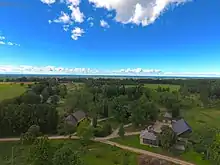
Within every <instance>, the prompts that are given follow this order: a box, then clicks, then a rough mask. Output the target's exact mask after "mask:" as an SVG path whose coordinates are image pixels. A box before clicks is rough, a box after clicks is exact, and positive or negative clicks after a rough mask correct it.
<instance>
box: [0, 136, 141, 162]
mask: <svg viewBox="0 0 220 165" xmlns="http://www.w3.org/2000/svg"><path fill="white" fill-rule="evenodd" d="M62 144H64V145H71V146H73V147H74V148H76V149H78V148H80V143H79V141H78V140H71V141H68V140H66V141H63V140H53V141H51V145H52V146H54V147H57V146H59V145H62ZM12 147H13V148H14V149H13V151H14V162H16V165H24V164H25V157H27V156H28V153H29V152H28V149H29V148H28V146H26V147H24V146H20V145H19V144H18V143H15V142H7V143H0V164H1V165H7V164H9V163H10V159H11V157H12ZM88 150H89V151H88ZM88 150H87V151H86V153H85V154H83V160H84V163H85V165H115V163H118V164H120V163H121V155H120V153H122V150H121V149H119V148H116V147H112V146H108V145H105V144H101V143H94V142H93V143H91V144H90V145H89V146H88ZM129 156H130V164H129V165H137V155H136V154H133V153H129ZM10 164H11V163H10Z"/></svg>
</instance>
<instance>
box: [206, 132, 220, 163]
mask: <svg viewBox="0 0 220 165" xmlns="http://www.w3.org/2000/svg"><path fill="white" fill-rule="evenodd" d="M219 146H220V134H219V133H217V134H216V135H215V138H214V140H213V142H212V144H211V146H210V147H209V158H210V159H211V160H212V161H213V163H215V164H216V165H219V164H220V154H219V153H220V147H219Z"/></svg>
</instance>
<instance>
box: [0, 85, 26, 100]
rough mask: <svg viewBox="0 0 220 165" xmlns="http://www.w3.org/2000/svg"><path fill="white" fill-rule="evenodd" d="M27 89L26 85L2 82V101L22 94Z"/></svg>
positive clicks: (0, 87)
mask: <svg viewBox="0 0 220 165" xmlns="http://www.w3.org/2000/svg"><path fill="white" fill-rule="evenodd" d="M25 91H26V88H25V85H24V86H21V85H20V84H0V101H2V100H4V99H10V98H13V97H16V96H19V95H21V94H22V93H24V92H25Z"/></svg>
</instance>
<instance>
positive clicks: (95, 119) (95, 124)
mask: <svg viewBox="0 0 220 165" xmlns="http://www.w3.org/2000/svg"><path fill="white" fill-rule="evenodd" d="M92 125H93V127H94V128H96V127H97V116H94V117H93V118H92Z"/></svg>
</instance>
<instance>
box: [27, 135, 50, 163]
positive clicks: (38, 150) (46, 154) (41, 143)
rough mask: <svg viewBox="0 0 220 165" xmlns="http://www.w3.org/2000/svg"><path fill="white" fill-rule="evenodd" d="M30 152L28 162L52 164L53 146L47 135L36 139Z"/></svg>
mask: <svg viewBox="0 0 220 165" xmlns="http://www.w3.org/2000/svg"><path fill="white" fill-rule="evenodd" d="M29 154H30V155H29V157H28V162H29V163H30V164H32V165H52V157H53V148H52V146H51V145H50V142H49V139H48V137H46V136H44V137H42V138H40V139H37V140H36V142H35V143H34V144H33V146H32V147H31V149H30V153H29Z"/></svg>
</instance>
